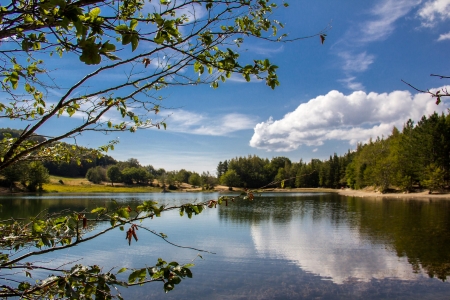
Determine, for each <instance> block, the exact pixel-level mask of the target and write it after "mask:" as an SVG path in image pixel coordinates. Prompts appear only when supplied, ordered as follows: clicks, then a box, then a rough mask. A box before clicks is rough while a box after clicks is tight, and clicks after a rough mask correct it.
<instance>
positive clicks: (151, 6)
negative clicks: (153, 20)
mask: <svg viewBox="0 0 450 300" xmlns="http://www.w3.org/2000/svg"><path fill="white" fill-rule="evenodd" d="M179 4H180V3H179V2H177V1H173V2H172V3H170V4H169V5H162V4H160V3H159V1H153V2H150V1H149V3H147V4H146V5H145V11H146V12H156V13H161V12H164V11H166V10H168V9H173V8H174V7H175V6H178V7H179V6H180V5H179ZM175 13H176V16H175V17H177V18H178V17H181V16H182V15H185V16H186V17H187V18H188V20H189V21H188V22H189V23H190V22H194V21H196V20H200V19H202V18H203V17H204V16H206V14H207V11H206V9H205V8H204V7H203V6H202V5H201V4H195V3H193V4H188V5H183V6H182V7H180V8H177V9H176V10H175ZM167 17H169V16H167Z"/></svg>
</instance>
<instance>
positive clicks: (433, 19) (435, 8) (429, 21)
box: [418, 0, 450, 27]
mask: <svg viewBox="0 0 450 300" xmlns="http://www.w3.org/2000/svg"><path fill="white" fill-rule="evenodd" d="M418 15H419V17H420V18H421V19H422V25H423V26H425V27H433V26H434V25H436V23H437V22H438V21H444V20H447V19H450V0H431V1H427V2H425V4H424V5H423V6H422V7H421V8H420V9H419V11H418Z"/></svg>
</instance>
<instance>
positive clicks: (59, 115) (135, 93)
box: [0, 0, 325, 169]
mask: <svg viewBox="0 0 450 300" xmlns="http://www.w3.org/2000/svg"><path fill="white" fill-rule="evenodd" d="M154 2H155V1H153V2H151V3H146V2H145V1H144V0H136V1H123V0H119V1H116V0H106V1H105V0H89V1H84V0H83V1H75V2H72V1H68V0H51V1H41V0H39V1H30V0H17V1H12V2H10V3H8V4H6V5H4V6H1V8H0V26H1V28H2V30H1V32H0V40H1V41H2V51H1V52H0V61H1V62H2V63H1V64H0V71H1V73H2V77H3V81H2V83H1V85H2V94H3V95H2V99H11V101H9V100H8V101H3V102H2V103H0V114H1V115H0V116H1V117H3V118H9V119H16V120H21V121H23V122H25V123H26V124H27V126H26V127H25V128H24V129H23V131H22V132H21V133H20V135H19V136H18V137H12V138H6V139H3V140H2V143H3V145H2V146H3V147H2V149H1V150H2V151H1V153H0V154H1V155H0V156H1V158H2V159H1V161H0V169H3V168H6V167H7V166H9V165H11V164H13V163H15V162H16V161H21V160H30V159H42V158H49V159H58V160H69V159H70V158H72V157H75V156H79V155H80V154H79V153H76V151H74V149H72V147H69V146H68V145H66V144H61V143H59V141H61V140H62V139H67V138H73V139H76V137H77V136H78V135H80V134H81V133H83V132H87V131H93V132H103V133H108V132H114V131H131V132H134V131H136V130H137V129H139V128H150V127H156V128H158V129H159V128H161V127H163V128H165V127H166V123H165V122H164V120H159V121H153V120H152V119H150V118H149V117H148V114H149V113H155V114H157V113H158V112H159V111H160V109H161V107H160V100H161V99H162V96H161V95H160V94H158V92H159V91H160V90H161V89H165V88H168V87H171V86H190V85H198V84H207V85H211V86H212V87H213V88H217V87H218V86H219V82H222V81H226V79H227V78H229V77H230V76H231V75H232V74H240V75H241V76H243V77H244V78H245V80H247V81H250V80H251V79H252V78H256V79H259V80H264V81H265V83H266V84H267V85H268V86H269V87H271V88H272V89H273V88H275V87H276V86H278V85H279V82H278V78H277V74H276V69H277V66H276V65H273V64H272V63H271V62H270V61H269V60H267V59H254V60H249V61H248V62H245V61H243V59H242V58H241V57H240V56H239V53H238V50H239V46H240V45H241V44H242V43H244V42H245V40H248V39H251V38H258V39H264V40H267V41H279V40H281V39H282V38H285V37H286V35H285V34H282V35H279V34H278V32H277V30H278V29H281V28H282V27H283V25H282V24H281V23H280V22H278V21H277V20H273V19H272V18H271V15H272V13H273V10H274V9H275V8H276V7H277V4H276V3H274V2H272V1H271V0H259V1H256V0H227V1H211V0H182V1H165V0H160V1H157V2H158V3H157V4H156V3H154ZM284 5H285V6H287V4H284ZM149 10H150V11H151V12H150V13H147V11H149ZM319 35H321V37H322V38H324V36H325V35H324V33H323V32H319V33H317V34H315V35H313V36H319ZM54 54H56V55H54ZM74 59H78V60H79V61H80V63H81V64H82V65H84V67H83V68H82V70H83V72H82V73H80V74H74V73H72V74H71V77H70V78H68V77H67V76H55V75H52V70H54V69H55V66H58V68H61V66H64V65H65V61H71V62H72V61H74ZM62 68H64V67H62ZM63 70H64V69H63ZM118 71H120V72H121V73H124V74H126V76H124V77H123V79H121V80H119V79H117V80H110V81H107V82H105V81H104V80H102V82H103V84H98V82H99V80H100V79H99V78H100V77H101V78H107V77H108V76H111V74H115V73H117V72H118ZM115 78H117V77H115ZM66 80H68V81H69V83H67V81H66ZM50 90H52V96H51V97H50V93H49V91H50ZM56 94H58V95H59V96H57V97H56V96H53V95H56ZM75 115H76V116H77V120H78V122H74V123H75V124H76V125H73V127H72V128H70V129H67V127H65V126H61V131H59V132H58V133H55V134H54V135H52V136H47V135H45V134H42V133H41V134H39V132H40V131H41V129H42V127H43V125H44V124H47V123H49V122H50V121H52V122H61V120H62V119H64V118H66V117H73V116H75ZM55 124H56V123H55ZM54 128H55V129H58V128H59V127H58V126H54ZM32 136H41V137H44V136H45V139H44V140H31V139H30V137H32ZM116 142H117V141H114V140H113V141H111V142H110V143H108V144H107V145H103V146H100V147H99V149H97V150H96V151H94V152H96V154H98V153H99V152H104V151H107V150H108V149H113V148H114V144H115V143H116Z"/></svg>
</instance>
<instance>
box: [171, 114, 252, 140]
mask: <svg viewBox="0 0 450 300" xmlns="http://www.w3.org/2000/svg"><path fill="white" fill-rule="evenodd" d="M255 121H256V118H255V117H252V116H248V115H244V114H238V113H231V114H226V115H222V116H210V115H204V114H203V115H202V114H198V113H193V112H189V111H185V110H177V111H175V112H174V113H173V114H171V115H170V116H169V118H168V119H167V123H168V127H167V129H168V130H169V131H176V132H183V133H189V134H198V135H213V136H225V135H228V134H230V133H233V132H236V131H239V130H245V129H251V128H253V126H254V124H255Z"/></svg>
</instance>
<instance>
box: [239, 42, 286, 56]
mask: <svg viewBox="0 0 450 300" xmlns="http://www.w3.org/2000/svg"><path fill="white" fill-rule="evenodd" d="M245 49H246V50H248V51H250V52H253V53H256V54H260V55H268V56H270V55H273V54H279V53H281V52H283V50H284V46H283V45H281V46H279V47H277V48H269V47H267V46H262V47H260V46H256V45H251V44H249V45H245Z"/></svg>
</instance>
